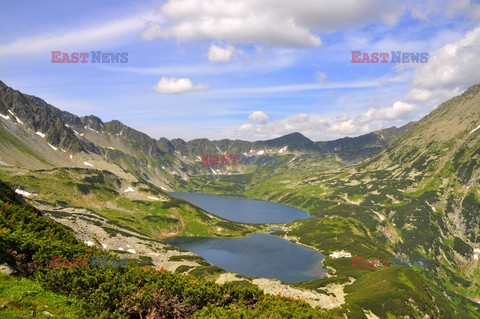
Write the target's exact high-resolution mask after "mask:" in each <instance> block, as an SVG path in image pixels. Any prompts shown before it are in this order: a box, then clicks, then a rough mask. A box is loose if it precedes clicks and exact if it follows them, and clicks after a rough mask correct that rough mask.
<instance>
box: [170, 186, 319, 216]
mask: <svg viewBox="0 0 480 319" xmlns="http://www.w3.org/2000/svg"><path fill="white" fill-rule="evenodd" d="M170 195H172V196H173V197H177V198H181V199H184V200H186V201H188V202H190V203H192V204H194V205H196V206H198V207H200V208H203V209H204V210H206V211H207V212H210V213H212V214H215V215H217V216H220V217H222V218H225V219H228V220H231V221H234V222H240V223H252V224H270V223H287V222H291V221H293V220H299V219H305V218H309V217H311V216H310V214H309V213H308V212H306V211H304V210H301V209H298V208H295V207H290V206H286V205H282V204H277V203H273V202H267V201H263V200H256V199H250V198H239V197H228V196H217V195H210V194H201V193H170Z"/></svg>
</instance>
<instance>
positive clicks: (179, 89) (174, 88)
mask: <svg viewBox="0 0 480 319" xmlns="http://www.w3.org/2000/svg"><path fill="white" fill-rule="evenodd" d="M208 88H209V86H208V85H205V84H198V85H193V83H192V80H190V79H189V78H180V79H176V78H167V77H162V78H161V79H160V81H158V83H157V84H156V85H155V86H154V87H153V89H154V90H155V91H157V92H158V93H162V94H179V93H183V92H187V91H194V90H205V89H208Z"/></svg>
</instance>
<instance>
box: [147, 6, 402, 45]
mask: <svg viewBox="0 0 480 319" xmlns="http://www.w3.org/2000/svg"><path fill="white" fill-rule="evenodd" d="M158 11H159V13H160V14H161V17H162V20H163V21H162V22H160V23H155V22H150V23H148V25H147V26H146V29H145V30H144V31H143V32H142V33H141V36H142V37H143V38H145V39H148V40H151V39H153V38H155V37H163V38H169V37H173V38H176V39H179V40H194V39H214V40H217V41H225V42H229V43H243V44H258V43H261V44H267V45H270V46H291V47H318V46H320V45H321V44H322V41H321V39H320V37H319V36H318V35H317V34H316V32H318V31H326V30H334V29H338V28H342V27H350V26H358V25H363V24H365V23H368V22H371V21H380V22H383V23H385V24H388V25H392V24H395V23H396V22H397V20H398V19H399V17H400V16H401V14H402V13H403V11H404V8H403V7H402V6H401V5H399V4H398V3H397V2H396V1H393V0H388V1H385V0H337V1H334V2H328V1H311V0H297V1H291V0H244V1H235V2H232V1H227V0H177V1H173V0H169V1H167V3H165V4H164V5H162V6H161V7H160V8H159V9H158ZM165 21H167V23H165Z"/></svg>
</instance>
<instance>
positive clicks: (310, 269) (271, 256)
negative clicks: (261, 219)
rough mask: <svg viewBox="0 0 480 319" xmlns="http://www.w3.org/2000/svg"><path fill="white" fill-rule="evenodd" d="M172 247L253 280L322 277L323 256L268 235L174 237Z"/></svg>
mask: <svg viewBox="0 0 480 319" xmlns="http://www.w3.org/2000/svg"><path fill="white" fill-rule="evenodd" d="M168 242H169V243H171V244H172V245H175V246H178V247H180V248H183V249H186V250H189V251H191V252H193V253H195V254H197V255H199V256H202V257H203V258H205V260H207V261H208V262H209V263H211V264H212V265H216V266H219V267H221V268H223V269H225V270H227V271H232V272H236V273H238V274H242V275H246V276H254V277H264V278H275V279H280V280H282V281H284V282H296V281H303V280H314V279H318V278H321V277H323V276H324V275H325V274H326V273H327V270H325V269H322V261H323V259H324V255H322V254H321V253H319V252H318V251H316V250H313V249H310V248H307V247H304V246H301V245H297V244H294V243H292V242H290V241H288V240H285V239H283V238H279V237H275V236H272V235H268V234H252V235H249V236H246V237H242V238H199V237H177V238H172V239H170V240H169V241H168Z"/></svg>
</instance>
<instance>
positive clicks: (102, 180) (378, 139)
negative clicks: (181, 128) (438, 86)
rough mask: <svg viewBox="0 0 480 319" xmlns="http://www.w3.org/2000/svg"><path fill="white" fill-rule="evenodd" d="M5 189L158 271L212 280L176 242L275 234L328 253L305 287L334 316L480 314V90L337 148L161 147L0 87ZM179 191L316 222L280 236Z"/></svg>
mask: <svg viewBox="0 0 480 319" xmlns="http://www.w3.org/2000/svg"><path fill="white" fill-rule="evenodd" d="M202 153H212V154H224V153H227V154H240V153H248V154H253V155H260V154H277V155H278V157H279V164H278V165H275V166H268V167H267V166H265V167H263V166H259V167H256V166H243V165H242V166H240V165H239V166H232V165H229V166H222V165H216V166H205V165H201V162H202V159H201V156H202ZM0 180H3V181H4V182H6V183H7V184H8V186H9V187H11V188H12V189H13V190H15V191H16V192H17V195H16V196H17V197H18V198H19V199H22V201H27V202H28V203H29V204H32V205H34V206H35V207H37V209H40V210H41V211H42V212H44V214H45V216H46V217H48V218H50V219H53V220H55V221H56V222H58V223H60V224H63V225H64V226H67V227H68V228H70V229H71V230H72V231H73V232H74V233H75V234H76V236H77V237H78V238H80V239H81V240H83V241H85V242H90V241H91V242H92V244H94V245H95V246H97V247H103V246H104V245H105V247H108V248H105V247H104V248H105V249H107V250H111V251H113V252H115V253H118V251H115V250H114V249H110V247H113V246H116V247H118V246H119V244H121V245H127V243H130V244H131V241H130V240H132V239H131V238H135V241H136V244H137V245H139V246H141V247H143V249H144V251H143V253H142V254H144V255H141V256H140V259H141V260H143V261H146V260H147V261H149V262H150V263H147V264H148V265H153V266H154V267H155V266H156V267H158V266H160V265H168V266H165V267H169V268H168V270H173V271H177V272H185V273H187V272H188V273H192V272H193V273H197V274H199V275H200V276H201V277H207V278H208V277H209V276H214V275H218V271H219V270H218V269H214V268H213V267H212V266H208V263H206V262H205V261H204V260H202V259H201V258H199V257H198V256H193V255H189V256H190V257H185V255H188V254H187V253H186V252H182V251H180V250H175V248H172V247H170V246H168V245H166V244H165V243H163V242H162V240H163V239H164V238H167V237H169V236H175V235H184V236H210V237H229V236H241V235H245V234H248V233H251V232H259V231H264V232H271V233H273V234H275V235H277V236H281V237H284V238H286V239H289V240H291V241H294V242H298V243H301V244H303V245H307V246H309V247H312V248H314V249H317V250H318V251H320V252H322V253H324V254H325V255H326V256H327V258H326V259H325V261H324V265H325V266H326V267H328V268H330V269H332V270H334V275H331V276H326V277H323V278H321V279H319V280H315V281H309V282H301V283H297V284H295V285H294V288H295V289H305V290H307V291H309V292H312V291H314V292H315V293H318V294H324V295H328V296H331V297H332V298H335V300H337V302H338V303H339V304H341V306H340V307H337V308H334V309H331V313H332V315H339V316H347V317H349V318H375V316H376V317H380V318H393V317H404V318H406V317H409V318H419V317H423V318H478V317H480V316H479V315H478V314H479V311H480V308H479V305H478V302H480V268H479V266H478V265H479V264H478V258H479V254H480V237H479V232H480V183H479V180H480V84H477V85H474V86H472V87H470V88H469V89H468V90H466V91H465V92H464V93H463V94H461V95H459V96H457V97H454V98H452V99H450V100H448V101H446V102H444V103H442V104H441V105H439V106H438V107H437V108H436V109H435V110H433V111H432V112H431V113H430V114H429V115H427V116H426V117H424V118H422V119H421V120H419V121H418V122H411V123H408V124H406V125H404V126H402V127H399V128H397V127H392V128H387V129H383V130H380V131H375V132H371V133H369V134H365V135H362V136H358V137H345V138H341V139H337V140H334V141H312V140H310V139H309V138H307V137H305V136H304V135H302V134H301V133H297V132H294V133H291V134H288V135H285V136H281V137H278V138H275V139H271V140H265V141H255V142H249V141H241V140H229V139H223V140H218V141H210V140H208V139H205V138H199V139H194V140H191V141H184V140H182V139H172V140H168V139H166V138H160V139H158V140H156V139H153V138H151V137H149V136H148V135H146V134H144V133H141V132H139V131H137V130H135V129H132V128H130V127H128V126H126V125H124V124H122V123H121V122H119V121H116V120H114V121H110V122H107V123H104V122H103V121H102V120H101V119H99V118H98V117H96V116H93V115H90V116H85V117H78V116H76V115H73V114H71V113H68V112H65V111H61V110H59V109H57V108H55V107H54V106H52V105H50V104H48V103H46V102H45V101H43V100H42V99H40V98H37V97H34V96H30V95H27V94H24V93H21V92H19V91H16V90H14V89H12V88H9V87H8V86H6V85H5V84H4V83H2V82H0ZM2 185H3V184H2ZM170 190H176V191H200V192H208V193H214V194H225V195H234V196H245V197H250V198H257V199H262V200H269V201H274V202H278V203H283V204H286V205H291V206H294V207H298V208H301V209H304V210H307V211H308V212H309V213H310V214H311V215H312V218H309V219H305V220H300V221H295V222H291V223H285V224H279V225H277V226H278V227H281V228H283V229H284V230H285V231H284V232H277V231H269V230H268V228H267V227H266V226H262V225H248V224H240V223H233V222H230V221H226V220H223V219H221V218H219V217H216V216H214V215H211V214H209V213H208V212H205V211H203V210H202V209H200V208H198V207H196V206H194V205H191V204H189V203H187V202H185V201H181V200H177V199H174V198H172V197H170V195H169V194H168V193H167V191H170ZM20 195H21V196H20ZM152 241H158V245H159V246H161V247H162V248H161V249H160V250H158V251H157V250H154V249H153V248H152V247H153V246H154V245H152ZM343 251H347V252H349V253H351V255H352V256H361V257H366V258H374V257H375V258H377V257H378V258H390V257H391V256H401V257H405V258H420V257H421V258H426V259H428V261H429V263H428V264H429V266H428V269H423V268H421V267H420V268H415V269H414V268H408V269H404V268H387V269H370V270H365V269H354V268H352V267H351V260H350V259H349V258H335V257H332V256H330V254H333V253H335V252H337V253H338V252H343ZM149 254H157V255H158V256H156V255H149ZM168 254H172V256H173V257H171V256H170V255H168ZM153 256H154V257H153ZM165 256H167V257H168V258H170V260H166V259H168V258H167V257H165ZM328 256H330V257H328ZM333 256H335V255H333ZM166 261H168V262H169V263H167V262H166ZM12 267H13V266H12ZM162 267H163V266H162ZM202 267H204V268H202ZM205 267H207V268H205ZM208 267H212V268H208ZM245 282H248V284H251V281H249V279H245ZM244 284H246V283H244ZM272 285H273V284H272ZM289 289H290V290H291V289H293V287H290V286H289V288H285V291H289ZM339 291H341V292H340V293H339ZM332 295H333V296H332Z"/></svg>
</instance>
